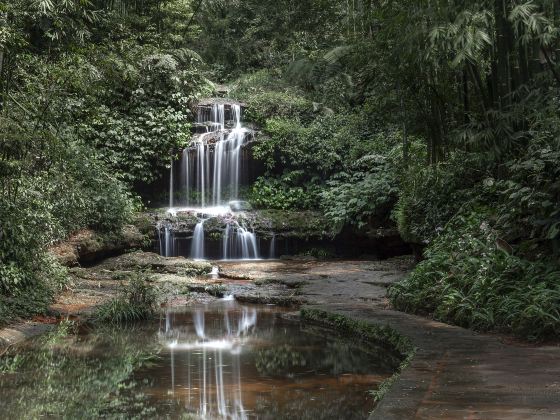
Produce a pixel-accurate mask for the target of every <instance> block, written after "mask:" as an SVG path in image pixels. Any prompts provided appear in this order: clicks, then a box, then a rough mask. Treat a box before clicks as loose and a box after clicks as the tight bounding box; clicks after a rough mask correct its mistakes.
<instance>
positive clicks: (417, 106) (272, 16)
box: [0, 0, 560, 339]
mask: <svg viewBox="0 0 560 420" xmlns="http://www.w3.org/2000/svg"><path fill="white" fill-rule="evenodd" d="M559 29H560V5H559V4H558V2H554V1H552V0H532V1H525V0H482V1H460V0H454V1H433V0H430V1H428V0H420V1H418V0H414V1H413V0H398V1H396V0H395V1H392V0H385V1H381V2H374V1H372V0H352V1H346V2H340V1H333V0H302V1H294V0H275V1H272V0H244V1H236V0H232V1H226V0H192V1H190V0H168V1H160V0H142V1H139V0H92V1H89V0H9V1H0V183H1V186H0V188H1V190H0V322H2V320H3V321H4V322H6V321H8V320H9V319H13V318H14V317H18V316H27V315H29V314H31V313H36V312H42V311H45V310H46V308H47V305H48V304H49V302H50V301H51V299H52V297H53V295H54V294H55V293H57V291H59V290H60V289H61V288H63V287H64V285H65V281H66V273H65V269H64V268H62V267H61V266H60V265H59V264H58V263H57V262H56V261H54V260H53V259H52V257H50V256H49V253H48V252H47V251H46V250H47V248H48V246H49V245H51V244H53V243H56V242H58V241H61V240H64V239H65V238H66V237H67V236H68V235H70V234H72V233H73V232H76V231H79V230H80V229H84V228H91V229H94V230H96V231H98V232H101V233H102V234H104V235H112V234H114V233H115V232H118V231H119V230H120V229H121V228H122V227H123V225H125V224H127V223H130V221H131V218H132V217H133V215H134V214H135V213H136V212H138V211H140V210H141V209H142V208H143V206H145V205H148V204H149V203H142V201H141V199H140V198H139V196H138V189H139V186H142V185H145V184H148V183H151V182H154V181H155V180H157V179H159V178H160V177H161V175H162V174H163V173H164V172H165V171H166V170H167V167H168V165H169V160H170V156H169V155H170V151H173V150H179V149H180V148H182V147H184V146H185V145H186V144H187V143H188V142H189V140H190V135H191V124H192V123H193V121H194V115H193V113H192V111H191V107H192V105H193V104H194V103H195V102H196V101H197V100H198V99H200V98H204V97H210V96H213V95H215V89H216V84H218V83H219V84H227V85H229V86H230V88H231V91H230V95H231V96H232V97H233V98H235V99H237V100H241V101H244V102H245V103H246V104H247V110H246V115H245V118H246V119H248V120H250V121H251V122H252V123H254V124H255V125H256V126H258V127H259V130H260V133H259V140H258V142H257V143H256V145H255V146H254V148H253V151H252V152H253V158H254V159H256V160H258V161H260V162H261V163H262V165H263V167H264V168H265V172H264V173H263V174H262V176H261V177H259V178H258V179H257V180H256V182H255V183H254V184H253V185H251V186H249V187H248V188H246V191H245V192H244V195H245V198H246V199H247V200H248V201H250V202H251V203H252V204H253V206H255V207H257V208H264V209H277V210H303V209H305V210H309V209H312V210H318V211H321V212H322V213H323V214H324V215H325V216H326V217H327V218H329V219H330V220H331V221H332V223H333V225H335V226H336V227H337V229H339V230H342V229H345V228H348V227H351V228H352V229H354V230H356V231H364V230H368V229H371V228H376V227H379V226H396V227H397V228H398V230H399V232H400V234H401V236H402V237H403V238H404V239H405V240H406V241H407V242H409V243H411V244H414V245H415V246H416V247H417V248H418V249H423V256H424V260H423V261H422V262H420V263H419V265H418V266H417V267H416V269H415V270H414V272H413V273H412V274H411V275H410V276H409V277H408V278H407V279H406V280H405V281H404V282H402V283H400V284H398V285H396V286H394V287H393V288H392V290H391V292H390V293H391V299H392V303H393V304H394V306H395V307H396V308H397V309H400V310H405V311H411V312H416V313H423V314H431V315H433V316H434V317H436V318H437V319H440V320H444V321H447V322H452V323H455V324H458V325H461V326H466V327H470V328H475V329H480V330H490V329H497V330H503V331H508V332H513V333H516V334H519V335H520V336H523V337H525V338H529V339H543V338H546V337H550V336H557V335H558V334H559V333H560V268H559V258H558V255H559V250H560V248H559V245H560V137H559V134H560V132H559V130H560V128H559V127H560V117H559V115H560V114H559V112H558V111H559V110H558V106H559V88H560V65H559V61H560V50H559V36H560V33H559Z"/></svg>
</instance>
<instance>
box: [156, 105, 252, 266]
mask: <svg viewBox="0 0 560 420" xmlns="http://www.w3.org/2000/svg"><path fill="white" fill-rule="evenodd" d="M241 116H242V112H241V106H240V105H239V104H235V103H232V104H227V105H226V104H224V103H215V104H212V105H202V106H199V108H198V116H197V126H198V127H200V128H201V129H202V130H203V132H202V133H198V134H195V136H194V137H193V140H192V142H191V145H190V146H189V147H186V148H185V149H184V150H183V152H182V157H181V160H180V171H179V177H180V178H179V182H175V178H174V177H175V173H174V172H175V171H174V168H173V164H172V165H171V169H170V181H169V209H168V213H169V214H170V215H172V216H176V215H177V214H178V213H179V212H190V213H193V214H198V215H203V216H202V217H201V216H199V222H198V223H197V225H196V227H195V230H194V233H193V237H192V240H191V243H190V251H189V253H188V255H189V256H190V257H191V258H194V259H205V258H206V243H205V235H204V222H205V220H206V218H208V217H212V216H230V215H231V214H232V210H231V209H230V207H229V205H228V203H229V202H231V201H235V200H238V196H239V186H240V184H241V182H242V178H243V177H242V171H243V169H244V167H245V169H246V165H247V163H246V162H245V161H244V159H243V154H244V153H243V146H244V145H245V144H246V143H247V141H248V139H249V137H250V133H251V132H250V130H248V129H247V128H245V127H243V124H242V121H241ZM226 118H227V119H226ZM175 185H179V187H180V191H175V189H174V187H175ZM176 193H180V194H178V195H179V197H181V198H180V199H179V200H177V199H176V198H175V197H176V195H175V194H176ZM177 202H181V204H184V206H182V207H181V206H179V207H178V206H176V204H177ZM229 218H230V219H234V218H232V217H229ZM160 241H161V235H160ZM162 248H163V246H162V245H161V242H160V253H161V255H165V256H173V255H175V253H176V252H175V250H174V240H173V232H169V227H165V249H162ZM221 252H222V255H221V259H258V258H259V256H260V253H259V247H258V241H257V237H256V235H255V233H254V232H252V231H251V230H250V229H248V227H247V226H243V225H241V224H240V223H239V222H238V221H233V222H231V223H228V224H227V226H226V228H225V229H224V232H223V239H222V246H221Z"/></svg>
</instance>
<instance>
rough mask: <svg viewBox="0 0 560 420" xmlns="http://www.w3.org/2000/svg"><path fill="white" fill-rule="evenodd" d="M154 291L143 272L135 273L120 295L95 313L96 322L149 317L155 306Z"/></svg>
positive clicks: (136, 319) (123, 320)
mask: <svg viewBox="0 0 560 420" xmlns="http://www.w3.org/2000/svg"><path fill="white" fill-rule="evenodd" d="M156 300H157V299H156V293H155V291H154V288H153V286H152V285H150V284H149V283H148V281H147V278H146V276H145V275H143V274H135V275H134V276H132V277H131V278H130V281H129V283H128V284H127V285H125V286H123V287H122V290H121V292H120V295H119V296H118V297H116V298H114V299H112V300H110V301H109V302H107V303H105V304H104V305H102V306H101V307H100V308H99V309H98V310H97V312H96V314H95V319H96V321H97V322H106V323H114V324H120V323H126V322H133V321H139V320H142V319H146V318H149V317H150V316H151V315H152V314H153V313H154V311H155V308H156Z"/></svg>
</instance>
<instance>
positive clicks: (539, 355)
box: [223, 260, 560, 420]
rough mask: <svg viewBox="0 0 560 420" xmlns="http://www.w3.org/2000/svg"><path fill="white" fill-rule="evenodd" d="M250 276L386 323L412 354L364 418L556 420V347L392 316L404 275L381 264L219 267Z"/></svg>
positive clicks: (559, 414)
mask: <svg viewBox="0 0 560 420" xmlns="http://www.w3.org/2000/svg"><path fill="white" fill-rule="evenodd" d="M223 268H224V269H225V270H228V271H229V272H239V273H245V274H249V275H250V276H251V277H253V278H254V279H261V280H262V279H274V281H281V280H282V281H290V282H300V283H301V286H300V287H299V289H298V295H299V297H300V298H301V299H303V300H305V301H306V302H307V305H310V306H312V307H317V308H320V309H324V310H328V311H330V312H336V313H340V314H344V315H347V316H349V317H352V318H355V319H362V320H366V321H368V322H372V323H376V324H388V325H390V326H391V327H392V328H394V329H395V330H397V331H399V332H400V333H401V334H403V335H405V336H407V337H410V338H411V339H412V341H413V343H414V345H415V346H416V347H417V352H416V355H415V357H414V359H413V360H412V362H411V364H410V366H409V367H408V368H406V369H405V371H404V372H403V373H402V375H401V377H400V379H399V380H398V381H397V382H396V383H395V384H394V386H393V387H392V388H391V390H390V391H389V392H388V393H387V394H386V395H385V397H384V399H383V400H382V401H381V403H380V404H379V406H378V407H377V409H376V410H375V411H374V413H373V414H372V416H371V418H372V419H387V420H390V419H398V420H403V419H453V420H454V419H470V420H474V419H488V420H501V419H519V420H521V419H560V347H559V346H542V347H537V346H528V345H523V344H511V343H508V341H512V340H507V339H504V338H501V337H499V336H493V335H486V334H477V333H475V332H472V331H469V330H465V329H463V328H459V327H454V326H450V325H447V324H443V323H440V322H435V321H433V320H430V319H426V318H423V317H418V316H414V315H408V314H405V313H402V312H398V311H393V310H391V309H390V308H389V307H388V302H387V299H386V297H385V296H386V286H388V285H390V284H391V283H392V282H395V281H398V280H399V279H401V278H402V277H403V276H404V275H405V271H404V270H405V269H406V264H405V261H403V260H393V261H387V262H379V263H377V262H348V261H346V262H340V261H336V262H294V261H285V262H284V261H275V262H260V263H225V264H223Z"/></svg>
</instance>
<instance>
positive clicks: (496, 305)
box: [389, 208, 560, 340]
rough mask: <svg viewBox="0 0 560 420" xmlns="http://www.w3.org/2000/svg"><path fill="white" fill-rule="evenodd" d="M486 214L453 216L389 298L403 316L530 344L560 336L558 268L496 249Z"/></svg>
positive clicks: (497, 240) (477, 211)
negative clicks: (501, 334) (427, 318)
mask: <svg viewBox="0 0 560 420" xmlns="http://www.w3.org/2000/svg"><path fill="white" fill-rule="evenodd" d="M489 220H492V217H491V213H490V212H489V210H488V209H487V208H478V209H476V208H474V209H472V210H471V211H470V212H463V213H461V214H459V215H457V216H455V217H454V218H453V219H452V221H451V222H450V223H449V224H448V226H447V227H446V229H445V230H444V232H443V233H442V234H441V235H440V236H439V237H437V238H436V239H435V240H434V241H433V243H432V244H431V245H430V246H429V247H428V249H427V251H426V255H425V256H426V259H425V261H423V262H421V263H420V264H419V265H418V266H417V267H416V269H415V270H414V272H413V273H412V274H411V275H410V276H409V277H408V278H407V279H405V280H404V281H402V282H401V283H398V284H396V285H394V286H393V287H392V288H391V289H390V292H389V295H390V298H391V301H392V303H393V305H394V306H395V307H396V308H397V309H399V310H403V311H407V312H414V313H424V314H433V316H434V318H436V319H438V320H441V321H446V322H452V323H455V324H457V325H461V326H464V327H468V328H474V329H478V330H491V329H497V330H501V331H507V332H513V333H515V334H517V335H519V336H521V337H524V338H526V339H529V340H538V339H543V338H546V337H548V336H553V335H558V334H559V333H560V283H558V279H559V278H560V266H558V264H557V263H553V262H552V261H538V262H531V261H528V260H526V259H524V258H522V257H519V256H516V255H511V254H510V253H509V251H508V250H504V249H502V248H503V247H500V243H501V241H500V235H499V232H497V231H496V230H495V229H494V228H493V227H492V226H491V224H490V223H489Z"/></svg>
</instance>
